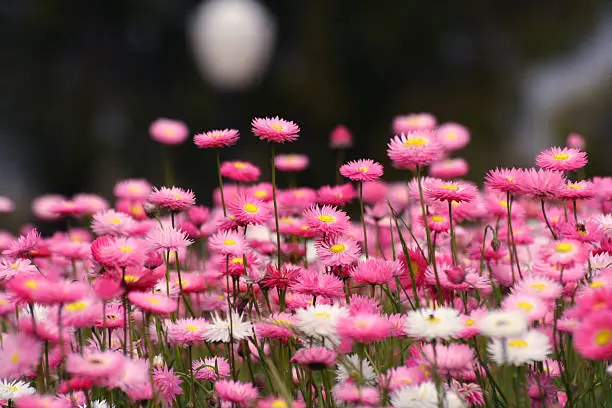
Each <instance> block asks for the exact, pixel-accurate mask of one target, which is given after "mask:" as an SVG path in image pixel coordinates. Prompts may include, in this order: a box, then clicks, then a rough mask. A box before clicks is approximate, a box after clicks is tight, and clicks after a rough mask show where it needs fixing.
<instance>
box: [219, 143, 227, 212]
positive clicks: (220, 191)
mask: <svg viewBox="0 0 612 408" xmlns="http://www.w3.org/2000/svg"><path fill="white" fill-rule="evenodd" d="M219 152H220V149H217V150H216V153H217V175H218V176H219V193H220V194H221V206H222V207H223V216H224V217H227V209H226V208H225V196H224V195H223V176H221V154H220V153H219Z"/></svg>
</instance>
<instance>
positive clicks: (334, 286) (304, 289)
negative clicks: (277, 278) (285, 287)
mask: <svg viewBox="0 0 612 408" xmlns="http://www.w3.org/2000/svg"><path fill="white" fill-rule="evenodd" d="M289 287H290V288H291V290H293V291H294V292H297V293H305V294H307V295H311V296H323V297H327V298H331V299H333V298H339V297H342V295H343V294H344V283H343V282H342V281H341V280H340V279H339V278H337V277H336V276H334V275H332V274H330V273H325V272H319V271H314V270H309V269H304V270H302V273H301V274H300V276H299V277H298V278H297V279H296V280H295V281H293V282H291V283H290V284H289Z"/></svg>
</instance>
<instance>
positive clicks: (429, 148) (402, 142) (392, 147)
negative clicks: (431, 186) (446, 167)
mask: <svg viewBox="0 0 612 408" xmlns="http://www.w3.org/2000/svg"><path fill="white" fill-rule="evenodd" d="M387 147H388V148H387V155H388V156H389V158H390V159H391V161H392V162H393V164H394V165H395V166H396V167H398V168H400V169H410V170H414V169H415V168H416V167H417V166H420V167H422V166H428V165H430V164H431V163H433V162H435V161H438V160H439V159H440V158H441V157H442V146H441V145H440V143H439V142H438V141H437V140H436V136H435V133H434V132H433V131H432V130H415V131H411V132H409V133H403V134H401V135H399V136H395V137H394V138H392V139H391V140H390V141H389V143H388V144H387Z"/></svg>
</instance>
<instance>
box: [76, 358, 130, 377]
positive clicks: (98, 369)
mask: <svg viewBox="0 0 612 408" xmlns="http://www.w3.org/2000/svg"><path fill="white" fill-rule="evenodd" d="M125 360H126V359H125V357H124V356H123V354H121V353H119V352H115V351H103V352H92V353H87V354H84V355H82V356H81V355H80V354H69V355H68V356H67V357H66V371H68V372H69V373H70V374H71V375H73V376H79V377H83V378H88V379H91V380H94V381H99V380H105V379H106V378H108V377H112V376H114V375H116V373H117V372H118V371H119V370H121V367H123V365H124V363H125Z"/></svg>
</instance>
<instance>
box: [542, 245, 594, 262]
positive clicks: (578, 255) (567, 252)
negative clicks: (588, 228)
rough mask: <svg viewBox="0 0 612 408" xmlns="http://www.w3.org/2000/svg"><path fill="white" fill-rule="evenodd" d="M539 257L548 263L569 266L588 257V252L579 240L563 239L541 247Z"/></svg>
mask: <svg viewBox="0 0 612 408" xmlns="http://www.w3.org/2000/svg"><path fill="white" fill-rule="evenodd" d="M540 255H541V257H542V259H543V260H544V261H546V262H547V263H549V264H550V265H557V266H559V267H571V266H573V265H574V264H578V265H581V264H583V263H584V262H586V260H587V259H588V258H589V252H588V251H587V250H586V248H585V247H584V245H583V244H582V243H581V242H580V241H576V240H570V239H563V240H559V241H554V242H551V243H550V244H549V245H547V246H546V247H544V248H542V252H541V254H540Z"/></svg>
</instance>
